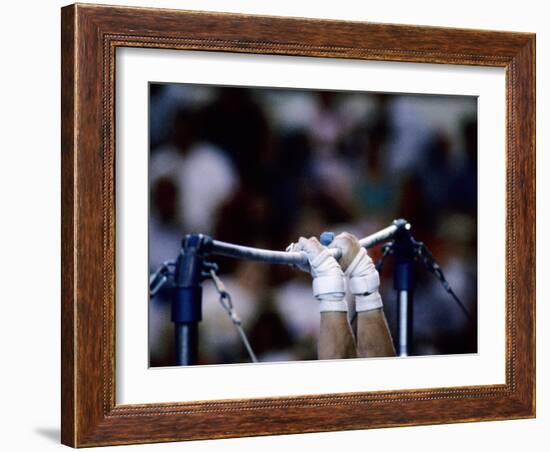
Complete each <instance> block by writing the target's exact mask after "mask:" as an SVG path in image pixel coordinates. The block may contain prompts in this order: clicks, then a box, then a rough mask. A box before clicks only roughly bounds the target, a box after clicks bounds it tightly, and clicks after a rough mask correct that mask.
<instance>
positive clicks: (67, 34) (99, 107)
mask: <svg viewBox="0 0 550 452" xmlns="http://www.w3.org/2000/svg"><path fill="white" fill-rule="evenodd" d="M61 31H62V150H61V154H62V312H61V314H62V345H61V353H62V355H61V356H62V359H61V363H62V365H61V371H62V372H61V385H62V430H61V437H62V442H63V443H64V444H66V445H70V446H73V447H85V446H100V445H112V444H132V443H149V442H161V441H180V440H194V439H209V438H227V437H238V436H253V435H273V434H285V433H302V432H319V431H336V430H351V429H364V428H376V427H390V426H403V425H424V424H441V423H450V422H468V421H484V420H498V419H518V418H530V417H534V416H535V35H533V34H528V33H510V32H495V31H481V30H463V29H449V28H437V27H419V26H408V25H387V24H373V23H359V22H339V21H328V20H312V19H298V18H280V17H262V16H247V15H237V14H218V13H203V12H188V11H176V10H162V9H147V8H127V7H109V6H94V5H79V4H76V5H71V6H67V7H64V8H63V9H62V30H61ZM118 47H147V48H163V49H176V50H177V49H180V50H181V49H185V50H201V51H221V52H237V53H255V54H276V55H298V56H311V57H328V58H352V59H366V60H384V61H395V62H419V63H439V64H461V65H474V66H494V67H502V68H505V70H506V113H507V115H506V116H507V119H506V261H507V262H506V353H505V354H506V357H505V359H506V383H505V384H502V385H488V386H470V387H452V388H437V389H430V388H425V389H414V390H399V391H379V392H360V393H345V394H336V395H335V394H321V395H315V396H297V397H276V398H275V397H274V398H262V399H243V400H220V401H209V402H177V401H174V402H173V403H163V404H147V405H117V404H116V403H115V366H116V362H115V316H116V312H115V250H114V243H115V171H114V160H115V133H114V131H115V122H114V121H115V105H114V102H115V96H114V87H115V65H116V58H115V50H116V49H117V48H118Z"/></svg>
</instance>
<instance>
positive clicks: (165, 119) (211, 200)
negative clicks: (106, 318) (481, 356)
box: [149, 84, 477, 367]
mask: <svg viewBox="0 0 550 452" xmlns="http://www.w3.org/2000/svg"><path fill="white" fill-rule="evenodd" d="M149 121H150V123H149V137H150V163H149V185H150V191H149V193H150V200H149V203H150V211H149V212H150V213H149V271H150V273H152V272H154V271H155V270H156V269H157V268H158V267H159V266H160V265H161V263H162V262H163V261H166V260H172V259H175V258H176V256H177V254H178V252H179V249H180V244H181V239H182V238H183V236H184V235H185V234H186V233H199V232H200V233H204V234H208V235H211V236H212V237H214V238H216V239H219V240H224V241H229V242H233V243H237V244H242V245H250V246H259V247H264V248H270V249H276V250H284V249H285V248H286V246H287V245H288V244H289V243H290V242H293V241H296V240H297V238H298V237H300V236H305V237H310V236H317V237H318V236H319V235H320V234H321V232H323V231H334V232H336V233H338V232H342V231H348V232H351V233H353V234H355V235H356V236H357V237H359V238H361V237H364V236H366V235H369V234H372V233H374V232H376V231H377V230H379V229H381V228H383V227H385V226H388V225H389V224H390V223H391V222H392V221H393V220H394V219H395V218H400V217H403V218H406V219H407V220H408V221H409V222H410V223H411V224H412V232H413V235H414V237H415V238H416V239H417V240H421V241H423V242H425V243H426V245H427V246H428V248H429V249H430V250H431V251H432V254H433V255H434V256H435V258H436V260H437V261H438V263H439V264H440V265H441V266H442V268H443V270H444V272H445V275H446V277H447V279H448V280H449V282H450V284H451V286H452V287H453V289H454V290H455V292H456V293H457V294H458V296H459V297H460V299H461V300H462V301H463V303H464V304H465V305H466V307H467V309H468V310H469V311H470V312H471V313H472V314H474V321H473V322H472V321H469V320H467V319H466V317H465V316H464V315H463V314H462V312H461V311H460V309H459V308H458V306H457V305H456V304H455V303H454V301H453V300H452V299H451V297H450V296H449V295H448V294H447V293H446V292H445V291H444V289H443V288H442V287H441V285H440V283H439V281H437V280H436V279H435V278H434V277H433V276H432V275H431V274H429V273H428V272H426V271H425V270H424V269H422V268H420V266H418V270H417V274H416V276H417V285H416V289H415V294H414V300H413V302H414V322H413V343H412V344H410V354H411V355H434V354H456V353H475V352H476V351H477V316H476V315H475V314H476V313H477V99H476V98H475V97H468V96H442V95H408V94H407V95H402V94H381V93H365V92H347V91H330V92H328V91H310V90H297V89H273V88H248V87H247V88H236V87H212V86H202V85H182V84H150V105H149ZM369 254H370V255H371V257H372V258H373V260H374V261H375V262H377V261H378V259H379V258H380V255H381V250H380V247H377V248H373V249H371V250H369ZM213 260H215V261H216V262H217V263H218V264H219V266H220V272H219V274H220V276H221V277H222V279H223V281H224V283H225V285H226V286H227V289H228V290H229V292H230V293H231V295H232V298H233V302H234V305H235V307H236V309H237V312H238V313H239V315H240V317H241V319H242V321H243V326H244V329H245V331H246V332H247V334H248V336H249V339H250V342H251V344H252V347H253V349H254V351H255V352H256V354H257V355H258V357H259V360H260V361H289V360H309V359H317V345H316V343H317V335H318V329H319V307H318V302H316V301H315V299H314V298H313V295H312V290H311V277H310V275H309V274H305V273H303V272H300V271H299V270H297V269H293V268H290V267H287V266H279V265H267V264H263V263H255V262H246V261H238V260H231V259H223V258H217V257H216V258H215V259H213ZM380 292H381V294H382V297H383V300H384V310H385V313H386V316H387V319H388V322H389V326H390V330H391V332H392V335H393V337H394V339H395V338H396V337H397V300H396V295H395V292H394V290H393V280H392V258H391V257H389V258H387V259H386V262H385V265H384V268H383V270H382V272H381V287H380ZM149 306H150V308H149V358H150V366H153V367H154V366H169V365H174V364H175V360H174V333H173V324H172V323H171V321H170V298H169V290H162V291H161V292H160V293H159V294H158V295H157V296H155V297H154V298H152V299H151V300H150V304H149ZM248 361H249V360H248V357H247V355H246V352H245V349H244V347H243V346H242V343H241V341H240V338H239V336H238V333H237V331H236V330H235V328H234V326H233V324H232V323H231V321H230V319H229V318H228V316H227V313H226V312H225V311H224V310H223V309H222V307H221V306H220V305H219V302H218V296H217V293H216V291H215V289H214V287H213V285H212V283H211V282H210V281H206V282H205V283H204V284H203V321H202V322H201V323H200V327H199V364H227V363H243V362H248Z"/></svg>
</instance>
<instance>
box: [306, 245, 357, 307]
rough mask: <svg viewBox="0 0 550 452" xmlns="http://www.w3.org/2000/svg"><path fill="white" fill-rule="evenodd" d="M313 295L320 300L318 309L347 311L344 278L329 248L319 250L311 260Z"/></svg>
mask: <svg viewBox="0 0 550 452" xmlns="http://www.w3.org/2000/svg"><path fill="white" fill-rule="evenodd" d="M310 266H311V274H312V275H313V295H315V298H316V299H317V300H319V301H320V311H321V312H329V311H339V312H347V310H348V304H347V303H346V300H345V299H344V297H345V295H346V280H345V278H344V274H343V273H342V269H341V268H340V265H338V262H336V259H334V257H332V254H331V253H330V251H329V250H326V249H325V250H323V251H322V252H320V253H319V254H318V255H317V256H316V257H315V258H314V259H313V260H312V261H311V262H310Z"/></svg>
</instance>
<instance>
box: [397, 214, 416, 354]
mask: <svg viewBox="0 0 550 452" xmlns="http://www.w3.org/2000/svg"><path fill="white" fill-rule="evenodd" d="M394 224H395V225H396V226H397V227H398V229H397V231H396V233H395V234H394V236H393V243H392V245H391V246H392V254H393V257H394V267H393V286H394V289H395V290H396V291H397V328H398V331H397V344H396V345H397V353H398V355H399V356H408V355H409V347H410V344H411V343H412V320H413V292H414V276H415V249H416V247H415V241H414V239H413V237H412V235H411V232H410V229H411V225H410V224H409V223H408V222H407V221H405V220H402V219H400V220H395V221H394Z"/></svg>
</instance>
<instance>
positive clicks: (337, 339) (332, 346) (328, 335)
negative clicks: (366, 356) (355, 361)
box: [318, 312, 357, 359]
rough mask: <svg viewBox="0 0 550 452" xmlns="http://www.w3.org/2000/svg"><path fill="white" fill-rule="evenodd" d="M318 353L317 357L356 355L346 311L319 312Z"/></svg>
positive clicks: (331, 357) (349, 356) (347, 356)
mask: <svg viewBox="0 0 550 452" xmlns="http://www.w3.org/2000/svg"><path fill="white" fill-rule="evenodd" d="M318 355H319V359H342V358H356V357H357V350H356V347H355V340H354V338H353V333H352V331H351V326H350V324H349V321H348V315H347V312H321V327H320V332H319V344H318Z"/></svg>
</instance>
